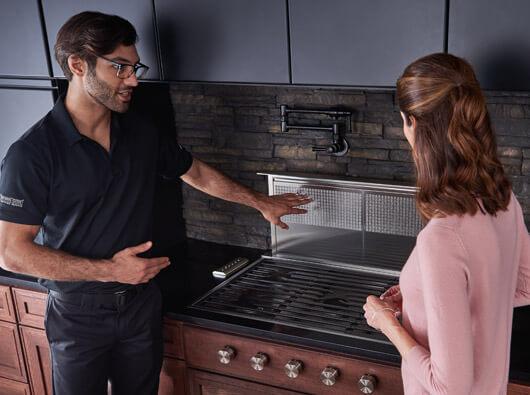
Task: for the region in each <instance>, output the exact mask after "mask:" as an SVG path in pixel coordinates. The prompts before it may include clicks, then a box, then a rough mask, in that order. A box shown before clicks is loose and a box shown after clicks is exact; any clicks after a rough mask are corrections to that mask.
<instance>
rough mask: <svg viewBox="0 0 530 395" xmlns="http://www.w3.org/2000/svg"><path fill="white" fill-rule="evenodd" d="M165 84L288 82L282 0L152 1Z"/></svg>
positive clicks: (285, 32) (285, 11)
mask: <svg viewBox="0 0 530 395" xmlns="http://www.w3.org/2000/svg"><path fill="white" fill-rule="evenodd" d="M155 11H156V16H157V22H158V33H159V37H160V48H161V59H162V64H163V70H164V79H166V80H187V81H223V82H230V81H237V82H265V83H288V82H289V60H288V59H289V58H288V49H287V47H288V44H287V41H288V39H287V15H286V13H287V7H286V3H285V0H267V1H263V0H223V1H219V0H201V1H197V0H155Z"/></svg>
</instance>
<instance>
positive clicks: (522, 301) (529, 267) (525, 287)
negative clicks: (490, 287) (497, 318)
mask: <svg viewBox="0 0 530 395" xmlns="http://www.w3.org/2000/svg"><path fill="white" fill-rule="evenodd" d="M521 218H522V216H521ZM521 221H522V220H521ZM521 238H522V249H521V258H520V259H519V271H518V275H517V288H516V289H515V301H514V306H515V307H520V306H526V305H529V304H530V235H528V231H527V230H526V227H525V226H524V222H523V224H522V234H521Z"/></svg>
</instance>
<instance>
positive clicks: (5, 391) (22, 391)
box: [0, 377, 31, 395]
mask: <svg viewBox="0 0 530 395" xmlns="http://www.w3.org/2000/svg"><path fill="white" fill-rule="evenodd" d="M0 394H1V395H31V393H30V391H29V385H27V384H25V383H20V382H18V381H13V380H8V379H4V378H3V377H0Z"/></svg>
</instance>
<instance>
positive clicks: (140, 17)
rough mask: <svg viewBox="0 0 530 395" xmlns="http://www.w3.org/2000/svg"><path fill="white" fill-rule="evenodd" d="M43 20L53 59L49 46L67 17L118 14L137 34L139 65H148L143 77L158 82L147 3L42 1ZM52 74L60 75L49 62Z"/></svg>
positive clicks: (139, 0) (126, 0)
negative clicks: (89, 13) (131, 25)
mask: <svg viewBox="0 0 530 395" xmlns="http://www.w3.org/2000/svg"><path fill="white" fill-rule="evenodd" d="M42 6H43V9H44V19H45V21H46V29H47V33H48V42H49V45H50V53H51V55H52V57H53V46H54V45H55V40H56V37H57V32H58V31H59V29H60V28H61V26H62V25H63V24H64V23H65V22H66V21H67V20H68V18H70V17H71V16H72V15H75V14H77V13H79V12H82V11H99V12H104V13H106V14H115V15H119V16H121V17H123V18H125V19H127V20H128V21H129V22H131V23H132V24H133V26H134V27H135V28H136V32H137V33H138V37H139V40H138V43H137V44H136V48H137V50H138V55H140V58H141V62H142V63H143V64H146V65H147V66H149V72H148V73H147V75H146V76H145V79H148V80H158V79H160V72H159V67H158V59H157V55H156V38H155V37H156V35H155V29H154V21H153V15H154V13H153V4H152V1H148V0H112V1H110V0H91V1H90V2H87V1H85V0H68V1H65V0H42ZM53 73H54V75H55V76H56V77H62V76H64V74H63V72H62V70H61V68H60V67H59V64H58V63H57V62H56V61H55V60H54V61H53Z"/></svg>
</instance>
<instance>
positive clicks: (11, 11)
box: [0, 0, 49, 77]
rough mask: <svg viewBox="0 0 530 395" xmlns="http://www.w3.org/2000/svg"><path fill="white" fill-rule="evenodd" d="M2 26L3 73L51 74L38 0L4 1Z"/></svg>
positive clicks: (0, 17)
mask: <svg viewBox="0 0 530 395" xmlns="http://www.w3.org/2000/svg"><path fill="white" fill-rule="evenodd" d="M8 3H9V4H8ZM0 26H2V34H0V51H1V53H2V55H1V56H0V76H24V77H49V73H48V66H47V62H46V53H45V49H44V39H43V37H42V29H41V22H40V17H39V10H38V5H37V0H24V1H9V2H8V1H4V2H2V11H1V12H0Z"/></svg>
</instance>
